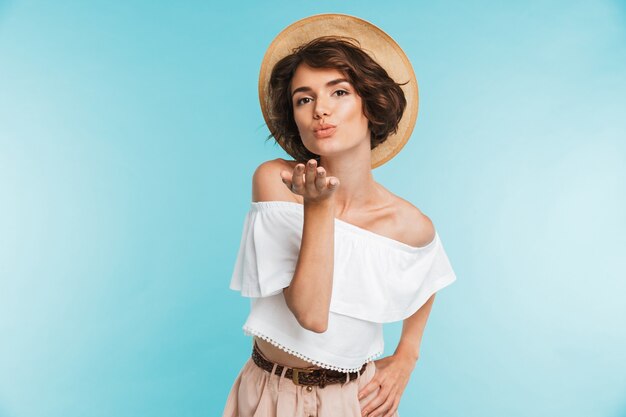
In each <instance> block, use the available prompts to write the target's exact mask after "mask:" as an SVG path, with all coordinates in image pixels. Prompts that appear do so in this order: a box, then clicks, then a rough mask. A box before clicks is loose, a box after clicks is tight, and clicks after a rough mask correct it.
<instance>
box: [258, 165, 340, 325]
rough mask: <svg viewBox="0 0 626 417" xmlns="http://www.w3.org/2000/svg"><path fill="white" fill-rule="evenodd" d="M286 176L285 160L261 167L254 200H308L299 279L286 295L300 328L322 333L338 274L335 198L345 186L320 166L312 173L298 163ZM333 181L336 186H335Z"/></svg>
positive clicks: (298, 272)
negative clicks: (334, 279) (336, 192)
mask: <svg viewBox="0 0 626 417" xmlns="http://www.w3.org/2000/svg"><path fill="white" fill-rule="evenodd" d="M313 161H315V160H313ZM283 171H289V170H288V169H287V166H286V165H285V163H284V162H281V161H280V159H275V160H273V161H267V162H265V163H263V164H261V165H260V166H259V168H257V170H256V171H255V173H254V177H253V184H252V199H253V200H254V201H268V200H269V201H272V200H280V201H285V200H286V201H295V199H294V196H293V194H298V195H301V196H303V200H304V208H303V211H304V224H303V230H302V242H301V245H300V253H299V255H298V260H297V264H296V268H295V272H294V276H293V278H292V280H291V283H290V285H289V287H286V288H285V289H284V290H283V294H284V296H285V301H286V303H287V307H289V309H290V310H291V312H292V313H293V314H294V316H295V318H296V319H297V320H298V323H300V325H301V326H302V327H304V328H305V329H308V330H311V331H314V332H318V333H322V332H325V331H326V330H327V328H328V314H329V308H330V299H331V292H332V282H333V281H332V280H333V269H334V259H333V258H334V252H335V251H334V234H335V230H334V227H335V206H334V198H333V197H332V194H333V192H334V190H336V189H337V187H338V185H339V181H338V179H337V178H334V177H330V178H327V177H326V170H325V169H324V168H322V167H317V163H314V164H313V166H309V167H306V171H305V167H304V164H298V165H297V166H296V168H295V169H294V170H293V172H292V173H290V175H289V178H285V177H286V175H285V176H283V175H281V174H282V172H283ZM281 177H282V183H281ZM331 181H336V183H335V184H334V185H333V184H332V182H331ZM292 186H293V188H292ZM289 190H291V191H289Z"/></svg>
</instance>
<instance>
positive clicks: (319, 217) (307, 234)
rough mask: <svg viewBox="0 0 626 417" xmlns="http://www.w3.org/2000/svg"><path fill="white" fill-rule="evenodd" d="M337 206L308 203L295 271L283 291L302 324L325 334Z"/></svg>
mask: <svg viewBox="0 0 626 417" xmlns="http://www.w3.org/2000/svg"><path fill="white" fill-rule="evenodd" d="M334 211H335V208H334V204H333V203H332V202H323V203H308V204H307V203H305V204H304V228H303V230H302V244H301V246H300V255H299V256H298V263H297V264H296V271H295V273H294V275H293V279H292V280H291V284H289V287H287V288H285V289H284V290H283V294H284V295H285V301H286V302H287V306H288V307H289V309H290V310H291V311H292V312H293V313H294V315H295V317H296V319H297V320H298V322H299V323H300V325H301V326H302V327H304V328H306V329H309V330H311V331H314V332H317V333H322V332H325V331H326V329H327V328H328V314H329V308H330V298H331V293H332V287H333V266H334V233H335V232H334V230H335V229H334V228H335V212H334Z"/></svg>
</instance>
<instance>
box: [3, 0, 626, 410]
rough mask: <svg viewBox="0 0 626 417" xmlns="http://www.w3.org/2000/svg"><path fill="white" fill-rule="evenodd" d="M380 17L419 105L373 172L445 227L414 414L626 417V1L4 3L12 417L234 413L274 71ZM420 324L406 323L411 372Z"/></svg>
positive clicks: (389, 347) (391, 341)
mask: <svg viewBox="0 0 626 417" xmlns="http://www.w3.org/2000/svg"><path fill="white" fill-rule="evenodd" d="M325 12H338V13H347V14H352V15H356V16H359V17H361V18H364V19H366V20H369V21H371V22H372V23H374V24H376V25H377V26H379V27H381V28H382V29H384V30H385V31H387V32H388V33H389V34H390V35H391V36H392V37H393V38H394V39H396V41H398V43H399V44H400V45H401V46H402V47H403V48H404V50H405V52H406V53H407V55H408V56H409V58H410V59H411V61H412V63H413V66H414V68H415V72H416V75H417V78H418V82H419V87H420V112H419V115H418V120H417V124H416V126H415V130H414V133H413V136H412V139H411V140H410V141H409V143H408V144H407V145H406V147H405V148H404V150H403V152H401V153H400V154H399V155H398V156H397V157H395V158H394V159H393V160H392V161H390V162H389V163H387V164H385V165H383V166H382V167H380V168H377V169H376V170H374V176H375V178H376V179H377V180H378V181H380V182H381V183H382V184H383V185H385V186H386V187H388V188H389V189H390V190H391V191H392V192H394V193H396V194H398V195H400V196H401V197H403V198H405V199H407V200H409V201H411V202H412V203H413V204H414V205H416V206H417V207H419V208H420V209H422V210H423V211H424V212H425V213H426V214H427V215H428V216H429V217H430V218H431V219H432V220H433V222H434V224H435V226H436V227H437V229H438V230H439V233H440V236H441V238H442V241H443V242H444V246H445V248H446V250H447V253H448V256H449V257H450V260H451V262H452V265H453V267H454V269H455V272H456V273H457V282H456V283H455V284H453V285H452V286H450V287H448V288H446V289H444V290H442V291H441V293H440V294H439V295H438V296H437V299H436V301H435V304H434V308H433V310H432V313H431V316H430V320H429V322H428V325H427V327H426V331H425V334H424V339H423V343H422V349H421V358H420V360H419V362H418V364H417V366H416V368H415V371H414V373H413V376H412V379H411V382H410V383H409V385H408V386H407V388H406V391H405V393H404V396H403V400H402V403H401V405H400V414H401V415H402V416H403V417H408V416H418V415H419V416H424V417H425V416H433V417H441V416H444V417H445V416H458V417H460V416H462V417H473V416H476V417H502V416H508V417H515V416H533V417H534V416H546V417H548V416H550V417H553V416H569V417H578V416H580V417H590V416H606V417H624V416H626V323H625V321H626V320H625V319H626V303H625V302H624V298H625V297H624V296H625V295H626V279H625V276H626V274H625V273H624V271H625V270H626V257H625V256H624V254H625V253H626V237H625V236H626V195H625V194H626V192H625V190H626V117H625V115H626V100H625V97H626V4H625V3H624V2H623V1H622V2H620V1H609V0H598V1H594V2H588V1H552V2H543V1H522V2H486V1H476V0H472V1H456V2H454V1H442V2H411V1H396V2H380V1H373V0H368V1H358V2H357V1H342V2H329V1H316V2H293V1H269V2H235V3H230V4H227V3H224V2H219V3H218V2H200V1H197V2H154V1H132V0H131V1H123V2H122V1H118V2H111V1H91V2H84V1H67V0H59V1H54V2H52V1H41V2H30V1H16V2H11V1H0V416H2V417H30V416H33V417H34V416H38V417H39V416H55V417H56V416H58V417H79V416H80V417H84V416H116V417H125V416H148V415H149V416H155V417H160V416H217V415H220V413H221V411H222V408H223V405H224V401H225V399H226V396H227V394H228V391H229V389H230V386H231V384H232V382H233V381H234V379H235V377H236V375H237V373H238V372H239V369H240V368H241V366H242V365H243V363H244V362H245V360H247V358H248V355H249V353H250V341H249V339H248V338H246V337H245V336H244V335H243V334H242V331H241V325H242V324H243V321H244V320H245V317H246V315H247V311H248V300H246V299H243V298H241V297H239V295H238V293H235V292H233V291H231V290H229V289H228V284H229V280H230V275H231V273H232V267H233V264H234V261H235V257H236V251H237V249H238V245H239V240H240V237H241V231H242V226H243V219H244V217H245V213H246V211H247V209H248V206H249V202H250V199H251V176H252V173H253V172H254V169H255V168H256V167H257V166H258V165H259V164H260V163H261V162H263V161H265V160H268V159H274V158H277V157H287V155H286V154H285V153H284V152H283V151H282V149H281V148H280V147H278V146H277V145H273V144H272V143H271V142H266V141H265V140H264V139H265V137H266V135H267V134H268V132H267V128H266V127H265V125H264V121H263V118H262V115H261V112H260V108H259V104H258V97H257V77H258V71H259V66H260V63H261V59H262V57H263V54H264V52H265V49H266V48H267V46H268V45H269V43H270V42H271V40H272V39H273V38H274V36H276V34H278V32H280V30H282V29H283V28H284V27H285V26H287V25H288V24H290V23H292V22H294V21H295V20H298V19H300V18H303V17H306V16H309V15H311V14H317V13H325ZM399 332H400V323H396V324H393V325H390V326H388V327H387V328H386V332H385V334H386V343H387V344H386V353H387V354H389V353H392V352H393V349H394V347H395V344H396V342H397V340H398V337H399Z"/></svg>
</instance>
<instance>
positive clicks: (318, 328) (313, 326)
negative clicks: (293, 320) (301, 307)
mask: <svg viewBox="0 0 626 417" xmlns="http://www.w3.org/2000/svg"><path fill="white" fill-rule="evenodd" d="M298 323H300V326H302V327H304V328H305V329H307V330H310V331H312V332H315V333H324V332H325V331H326V330H328V320H324V321H322V320H300V319H298Z"/></svg>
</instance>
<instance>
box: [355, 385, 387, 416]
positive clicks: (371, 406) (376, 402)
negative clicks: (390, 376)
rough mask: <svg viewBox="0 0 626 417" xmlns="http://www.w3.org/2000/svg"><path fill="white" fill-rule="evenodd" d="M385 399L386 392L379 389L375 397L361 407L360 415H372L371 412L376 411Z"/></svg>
mask: <svg viewBox="0 0 626 417" xmlns="http://www.w3.org/2000/svg"><path fill="white" fill-rule="evenodd" d="M386 400H387V393H386V392H382V390H381V391H379V392H378V395H377V396H376V398H374V399H373V400H372V401H370V402H369V403H367V404H366V405H365V407H363V408H361V415H362V416H363V417H365V416H373V415H375V414H372V412H374V411H376V410H377V409H378V408H379V407H380V406H381V405H382V404H383V403H385V401H386Z"/></svg>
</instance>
